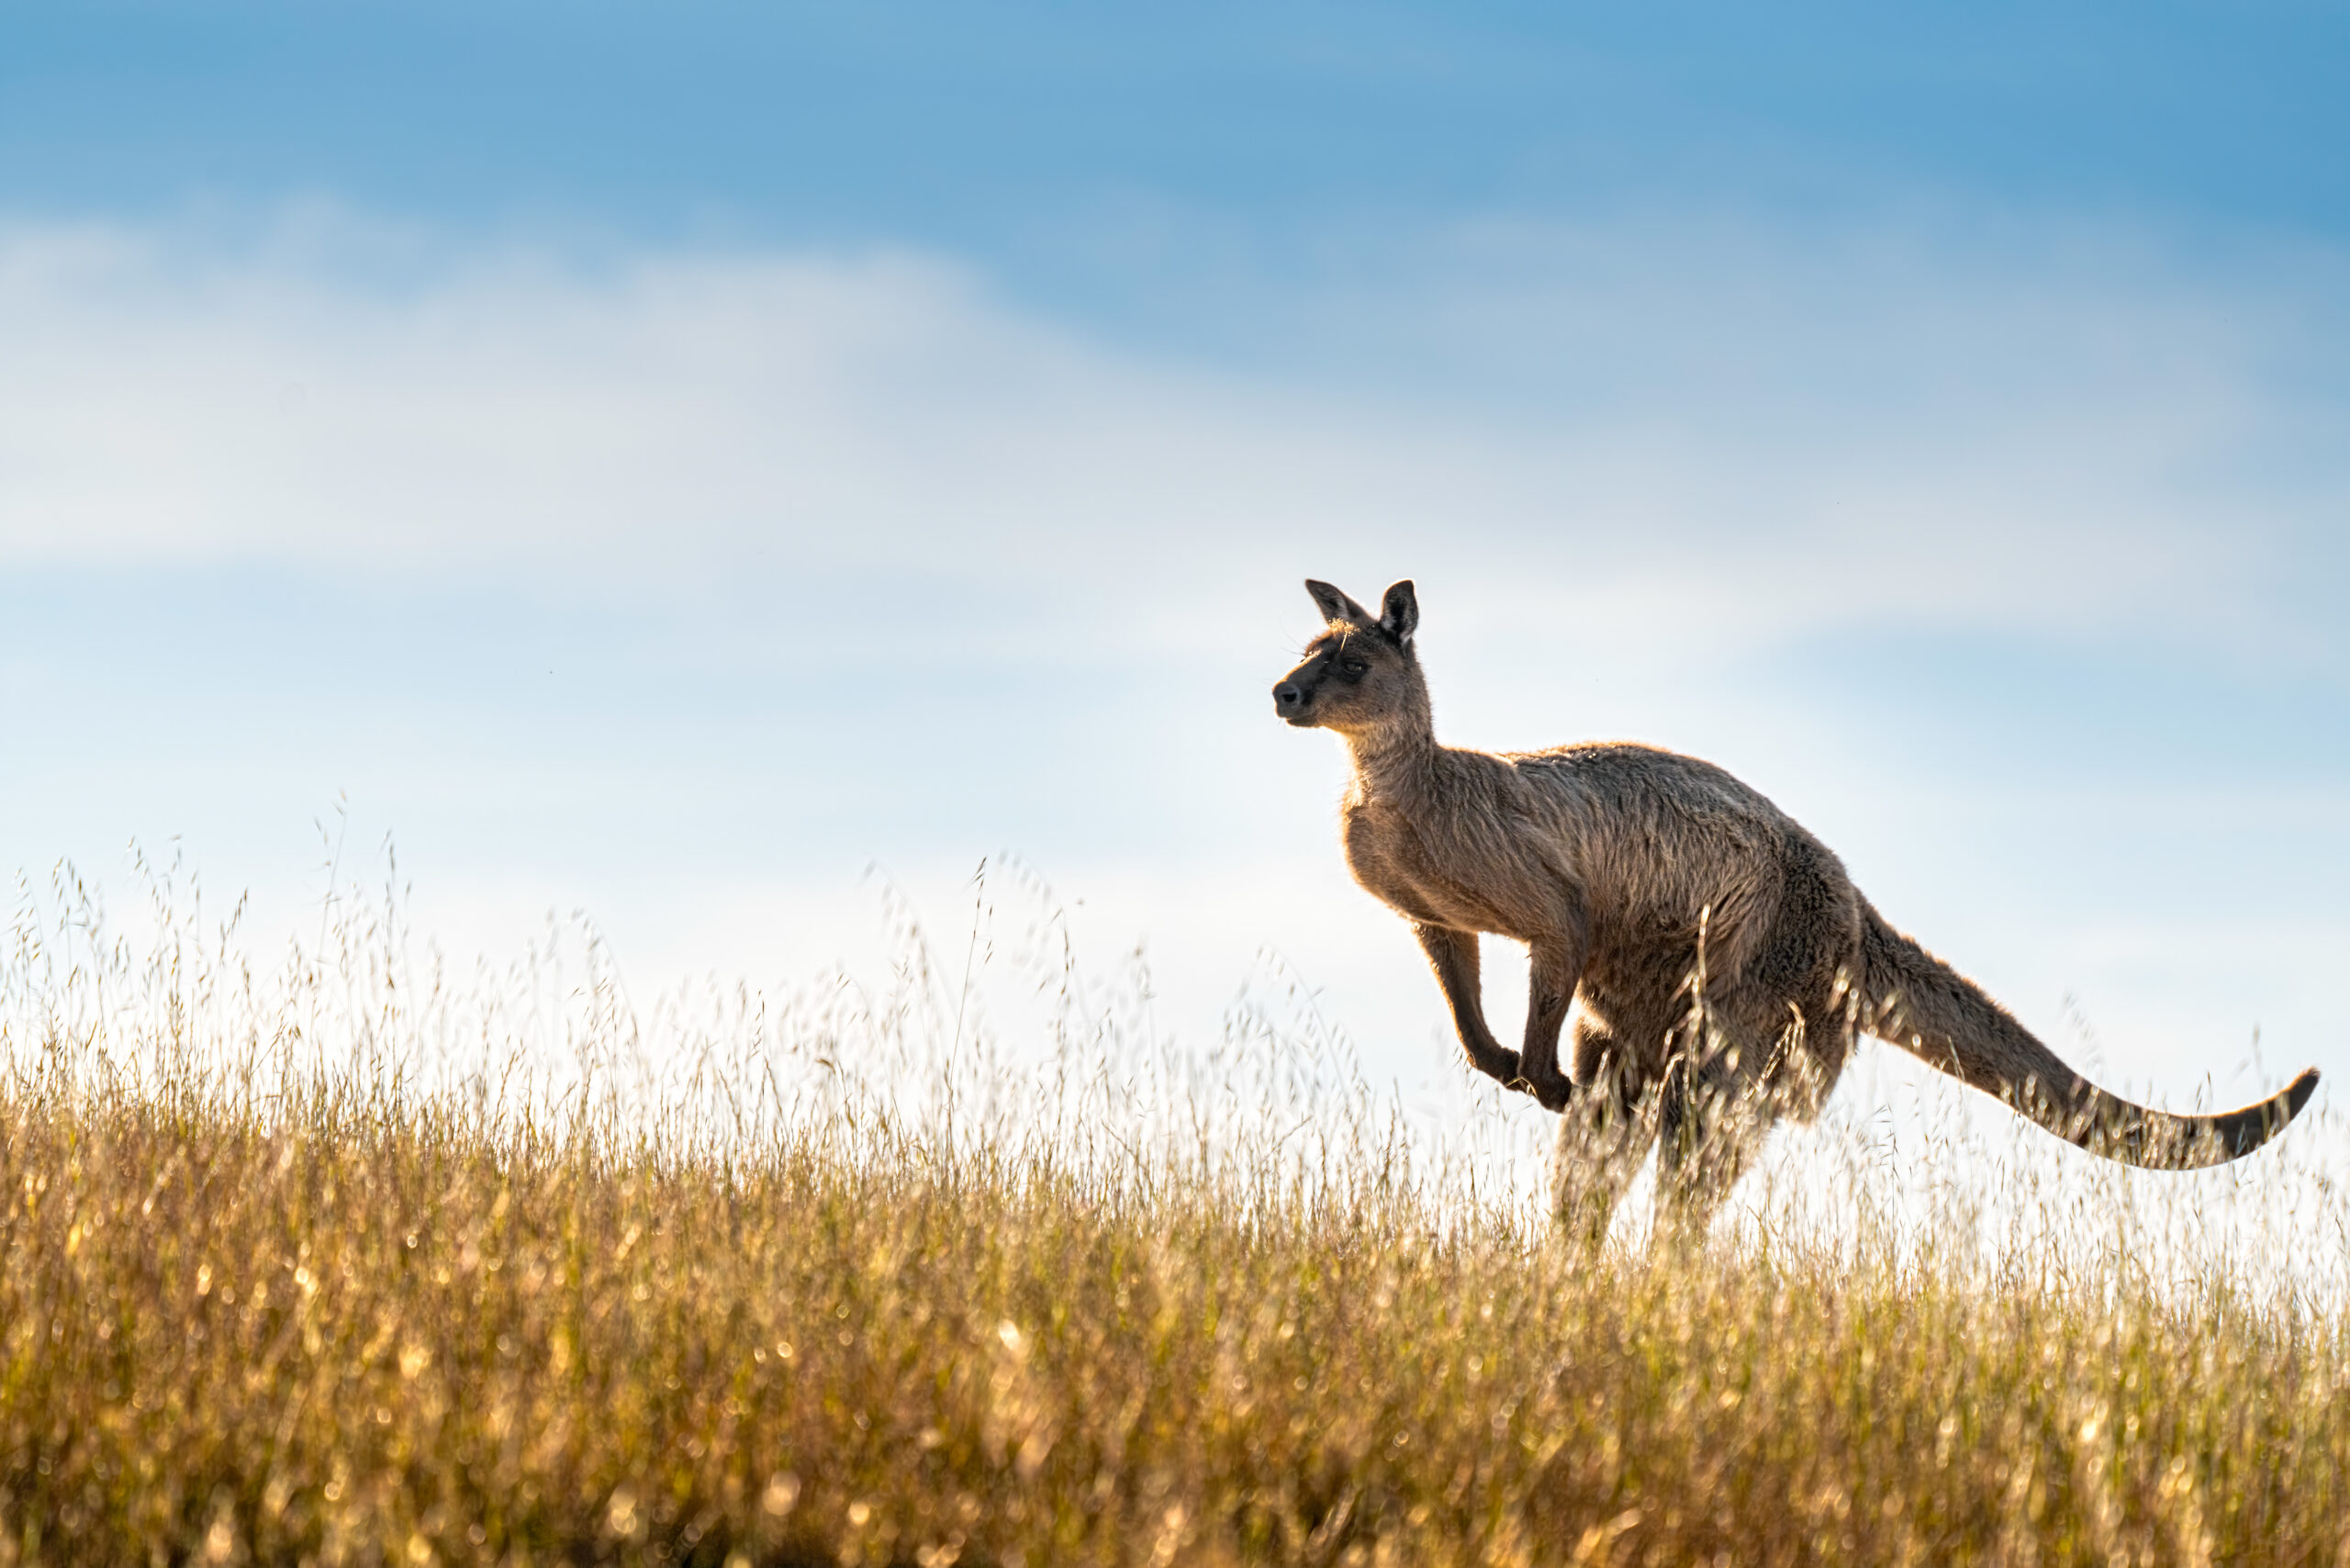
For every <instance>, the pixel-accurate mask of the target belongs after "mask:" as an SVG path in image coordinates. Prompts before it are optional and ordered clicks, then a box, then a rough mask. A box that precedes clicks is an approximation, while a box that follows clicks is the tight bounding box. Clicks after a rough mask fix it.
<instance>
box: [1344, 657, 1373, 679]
mask: <svg viewBox="0 0 2350 1568" xmlns="http://www.w3.org/2000/svg"><path fill="white" fill-rule="evenodd" d="M1338 667H1339V668H1340V669H1342V670H1345V671H1346V672H1347V673H1348V675H1360V674H1362V673H1363V671H1365V670H1367V669H1369V668H1370V667H1371V666H1369V665H1367V664H1365V663H1363V662H1362V661H1361V660H1360V659H1342V660H1340V661H1339V663H1338Z"/></svg>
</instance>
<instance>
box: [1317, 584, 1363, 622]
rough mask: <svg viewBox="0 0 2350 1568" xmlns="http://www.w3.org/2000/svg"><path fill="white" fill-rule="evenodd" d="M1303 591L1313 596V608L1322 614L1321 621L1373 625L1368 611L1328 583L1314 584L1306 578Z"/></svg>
mask: <svg viewBox="0 0 2350 1568" xmlns="http://www.w3.org/2000/svg"><path fill="white" fill-rule="evenodd" d="M1305 591H1306V592H1308V593H1310V594H1312V595H1313V596H1314V608H1315V609H1316V610H1320V611H1321V612H1322V619H1323V620H1325V621H1350V622H1353V623H1354V624H1356V625H1358V626H1370V625H1371V624H1372V623H1373V622H1372V621H1371V611H1370V610H1365V609H1364V608H1363V607H1362V606H1361V605H1360V604H1357V603H1356V602H1355V601H1354V600H1353V599H1348V597H1347V596H1346V595H1345V594H1342V593H1340V592H1339V591H1338V590H1337V588H1332V587H1331V586H1330V585H1329V584H1328V583H1322V582H1316V581H1315V580H1314V579H1313V578H1312V577H1308V578H1306V579H1305Z"/></svg>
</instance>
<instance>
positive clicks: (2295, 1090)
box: [2285, 1067, 2318, 1116]
mask: <svg viewBox="0 0 2350 1568" xmlns="http://www.w3.org/2000/svg"><path fill="white" fill-rule="evenodd" d="M2317 1078H2318V1073H2317V1069H2315V1068H2313V1067H2305V1068H2303V1069H2301V1075H2300V1077H2299V1078H2296V1079H2295V1080H2293V1081H2292V1082H2291V1083H2289V1084H2288V1085H2286V1088H2285V1114H2287V1115H2288V1116H2298V1115H2300V1114H2301V1107H2302V1106H2304V1105H2306V1104H2308V1103H2310V1096H2311V1095H2312V1094H2315V1093H2316V1092H2317Z"/></svg>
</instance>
